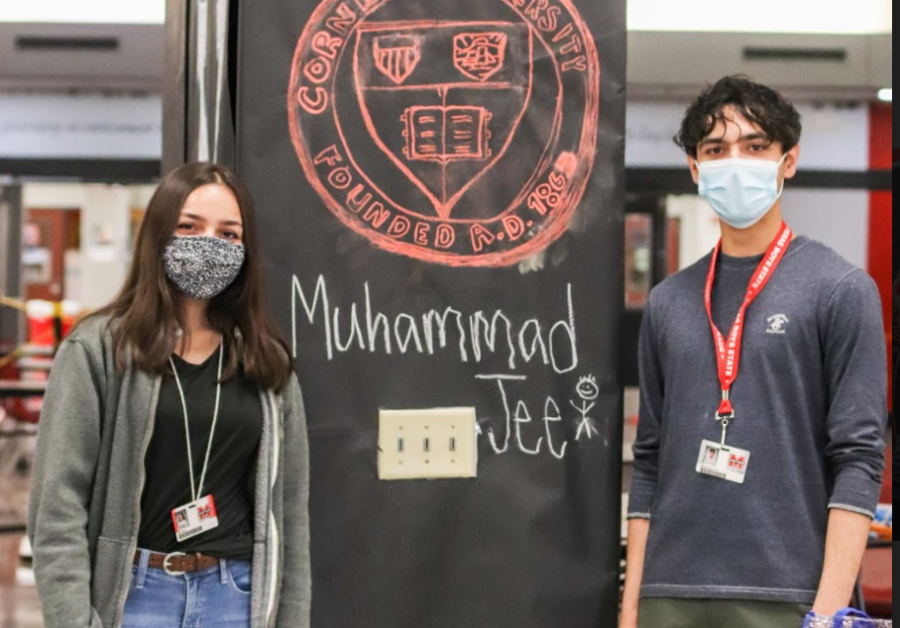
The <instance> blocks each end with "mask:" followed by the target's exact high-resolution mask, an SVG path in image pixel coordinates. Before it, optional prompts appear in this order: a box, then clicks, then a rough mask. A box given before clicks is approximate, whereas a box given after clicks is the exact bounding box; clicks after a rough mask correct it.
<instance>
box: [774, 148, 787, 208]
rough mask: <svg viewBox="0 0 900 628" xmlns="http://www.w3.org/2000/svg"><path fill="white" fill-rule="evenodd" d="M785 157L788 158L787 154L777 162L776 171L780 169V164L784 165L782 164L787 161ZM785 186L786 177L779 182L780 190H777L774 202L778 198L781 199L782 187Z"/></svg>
mask: <svg viewBox="0 0 900 628" xmlns="http://www.w3.org/2000/svg"><path fill="white" fill-rule="evenodd" d="M787 156H788V154H787V153H785V154H784V156H783V157H782V158H781V160H780V161H779V162H778V169H779V170H780V169H781V166H782V164H784V162H785V161H786V160H787ZM786 184H787V177H785V178H784V179H783V180H782V181H781V189H780V190H778V196H776V197H775V200H776V201H777V200H778V199H779V198H781V195H782V194H784V186H785V185H786Z"/></svg>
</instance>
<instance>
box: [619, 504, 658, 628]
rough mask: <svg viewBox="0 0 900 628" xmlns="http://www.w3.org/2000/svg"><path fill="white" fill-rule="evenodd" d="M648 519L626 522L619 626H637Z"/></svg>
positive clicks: (621, 627) (648, 531) (627, 627)
mask: <svg viewBox="0 0 900 628" xmlns="http://www.w3.org/2000/svg"><path fill="white" fill-rule="evenodd" d="M649 535H650V521H648V520H647V519H632V520H631V521H629V522H628V559H627V560H626V563H625V593H624V595H623V597H622V618H621V620H620V621H619V628H637V625H638V623H637V622H638V606H639V605H640V601H641V581H642V580H643V579H644V556H645V554H646V551H647V537H648V536H649Z"/></svg>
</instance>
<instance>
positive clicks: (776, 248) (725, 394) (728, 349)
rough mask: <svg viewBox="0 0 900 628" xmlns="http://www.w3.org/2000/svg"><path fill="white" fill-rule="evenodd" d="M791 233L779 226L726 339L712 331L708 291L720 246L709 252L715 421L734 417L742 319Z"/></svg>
mask: <svg viewBox="0 0 900 628" xmlns="http://www.w3.org/2000/svg"><path fill="white" fill-rule="evenodd" d="M793 237H794V233H793V232H792V231H791V228H790V227H788V226H787V224H786V223H781V233H780V234H779V235H778V237H777V238H775V240H774V241H773V242H772V244H771V245H770V246H769V250H768V251H767V252H766V256H765V257H764V258H763V261H762V262H760V264H759V267H758V268H757V269H756V275H755V276H754V279H753V281H751V282H750V287H749V288H747V296H745V297H744V304H743V305H742V306H741V309H740V311H739V312H738V315H737V318H736V319H735V320H734V326H732V328H731V333H730V334H728V339H727V340H726V339H725V337H724V336H723V335H722V332H721V331H719V329H718V328H717V327H716V323H715V322H714V321H713V315H712V291H713V283H715V280H716V262H717V261H718V259H719V252H720V251H721V250H722V242H721V241H719V244H718V245H717V246H716V249H715V251H713V256H712V263H711V264H710V267H709V278H708V279H707V280H706V293H705V295H704V298H705V300H706V313H707V314H708V315H709V325H710V327H712V332H713V338H715V341H716V359H717V361H718V366H719V382H720V383H721V384H722V404H721V405H720V406H719V413H718V415H719V418H720V419H723V418H725V419H727V418H733V417H734V408H733V407H732V405H731V387H732V385H734V382H735V380H736V379H737V376H738V367H739V366H740V363H741V341H742V340H743V337H744V318H745V316H746V314H747V308H748V307H749V306H750V304H751V303H753V301H754V300H755V299H756V297H758V296H759V293H760V292H762V291H763V288H765V287H766V284H767V283H769V279H771V278H772V275H774V274H775V269H776V268H778V265H779V264H781V260H783V259H784V255H785V253H787V250H788V247H789V246H790V245H791V240H792V239H793Z"/></svg>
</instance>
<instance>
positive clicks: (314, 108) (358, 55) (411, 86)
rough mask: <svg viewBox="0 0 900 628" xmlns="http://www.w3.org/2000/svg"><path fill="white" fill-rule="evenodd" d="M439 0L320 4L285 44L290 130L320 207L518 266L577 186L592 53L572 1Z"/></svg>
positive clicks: (586, 169)
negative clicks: (289, 59) (290, 50)
mask: <svg viewBox="0 0 900 628" xmlns="http://www.w3.org/2000/svg"><path fill="white" fill-rule="evenodd" d="M435 4H436V3H431V2H421V0H325V1H324V2H322V4H321V5H319V7H318V9H317V10H316V11H315V13H314V14H313V15H312V17H311V18H310V20H309V22H308V23H307V25H306V27H305V29H304V31H303V34H302V36H301V37H300V39H299V42H298V45H297V50H296V53H295V55H294V61H293V68H292V73H291V83H290V89H289V93H288V113H289V120H290V130H291V137H292V140H293V143H294V147H295V149H296V152H297V155H298V157H299V160H300V164H301V166H302V168H303V172H304V174H305V176H306V178H307V179H308V181H309V182H310V184H311V185H312V186H313V188H314V189H315V190H316V192H317V193H318V195H319V196H320V197H321V199H322V201H323V202H324V203H325V205H326V206H327V207H328V209H329V210H330V211H331V212H332V213H333V214H334V215H335V216H336V217H337V218H338V219H339V220H340V221H341V222H342V223H343V224H344V225H345V226H347V227H349V228H350V229H352V230H353V231H355V232H356V233H358V234H360V235H362V236H364V237H365V238H367V239H368V240H369V241H370V242H372V243H373V244H374V245H375V246H377V247H379V248H381V249H384V250H387V251H391V252H393V253H397V254H401V255H406V256H409V257H413V258H416V259H420V260H424V261H427V262H431V263H436V264H444V265H448V266H493V267H499V266H508V265H512V264H515V263H517V262H519V261H521V260H523V259H525V258H528V257H531V256H533V255H536V254H538V253H540V252H541V251H543V250H544V249H546V248H547V247H548V246H549V245H550V244H552V243H553V242H554V241H555V240H557V239H558V238H559V237H560V236H561V235H562V234H563V233H565V231H566V229H567V228H568V226H569V222H570V219H571V217H572V215H573V213H574V212H575V210H576V208H577V207H578V205H579V204H580V203H581V201H582V198H583V196H584V192H585V189H586V187H587V183H588V180H589V178H590V174H591V170H592V168H593V163H594V157H595V150H596V139H597V124H598V115H599V102H600V95H599V92H600V61H599V58H598V55H597V50H596V48H595V46H594V42H593V38H592V37H591V35H590V33H589V32H588V30H587V27H586V25H585V24H584V22H583V21H582V19H581V17H580V16H579V14H578V12H577V11H576V9H575V7H574V6H573V5H572V3H571V1H570V0H455V1H454V2H453V3H449V4H448V3H443V5H442V6H440V7H438V6H432V5H435ZM438 11H439V12H440V15H435V16H433V17H431V16H429V12H438ZM448 13H450V14H453V15H450V16H448ZM471 16H479V18H481V19H478V20H474V19H472V17H471Z"/></svg>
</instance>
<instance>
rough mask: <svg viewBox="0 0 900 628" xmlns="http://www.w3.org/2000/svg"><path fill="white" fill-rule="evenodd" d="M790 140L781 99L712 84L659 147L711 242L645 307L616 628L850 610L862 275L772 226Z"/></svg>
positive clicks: (865, 359)
mask: <svg viewBox="0 0 900 628" xmlns="http://www.w3.org/2000/svg"><path fill="white" fill-rule="evenodd" d="M800 131H801V124H800V115H799V114H798V112H797V110H796V109H795V108H794V107H793V105H791V104H790V103H789V102H787V101H786V100H785V99H784V98H783V97H782V96H781V95H780V94H778V93H776V92H774V91H773V90H771V89H769V88H767V87H765V86H762V85H758V84H755V83H753V82H751V81H749V80H747V79H745V78H743V77H728V78H725V79H722V80H721V81H719V82H718V83H717V84H716V85H714V86H713V87H711V88H709V89H708V90H706V91H705V92H704V93H703V94H701V95H700V97H699V99H698V100H697V101H696V102H695V103H694V104H693V105H692V106H691V107H690V109H688V111H687V114H686V116H685V119H684V122H683V125H682V128H681V132H680V133H679V135H678V137H677V140H676V141H677V142H678V143H679V145H681V146H682V147H683V148H684V150H685V152H686V153H687V155H688V164H689V166H690V169H691V173H692V174H693V176H694V180H695V181H696V182H697V183H698V184H699V188H700V194H701V195H702V196H704V197H705V198H706V199H707V200H708V201H709V202H710V204H711V205H712V207H713V209H714V210H715V211H716V213H717V214H718V215H719V217H720V219H721V229H722V240H721V245H720V247H718V248H717V249H716V251H714V252H713V253H712V254H710V255H709V256H707V257H706V258H705V259H703V260H701V261H700V262H698V263H697V264H696V265H694V266H692V267H691V268H688V269H686V270H684V271H682V272H680V273H678V274H677V275H675V276H673V277H671V278H669V279H668V280H667V281H665V282H663V283H662V284H661V285H660V286H659V287H658V288H656V289H655V290H654V291H653V293H652V295H651V298H650V305H649V307H648V309H647V312H646V315H645V319H644V323H643V329H642V332H641V348H640V366H641V395H642V399H641V413H640V424H639V427H638V436H637V441H636V443H635V446H634V453H635V467H634V469H635V472H634V481H633V485H632V491H631V498H630V512H629V513H628V516H629V519H630V523H629V534H630V537H629V550H628V568H627V582H626V587H625V598H624V603H623V614H622V623H621V625H622V628H635V627H636V626H639V627H640V628H799V626H800V625H801V624H802V623H803V617H804V615H805V614H806V613H807V612H808V611H809V610H810V609H813V610H815V611H816V612H817V613H819V614H822V615H827V616H830V615H833V614H834V613H835V612H836V611H837V610H839V609H840V608H843V607H845V606H847V604H848V603H849V601H850V598H851V593H852V590H853V586H854V582H855V579H856V575H857V573H858V570H859V565H860V562H861V560H862V555H863V552H864V550H865V547H866V538H867V536H868V531H869V525H870V521H871V518H872V517H873V513H874V510H875V506H876V503H877V501H878V495H879V490H880V483H881V474H882V470H883V465H884V443H883V435H884V429H885V422H886V409H887V405H886V401H887V398H886V397H887V391H886V384H887V372H886V364H885V358H884V356H885V354H886V353H885V347H884V331H883V329H882V322H881V315H880V311H881V310H880V305H879V297H878V292H877V290H876V288H875V285H874V282H873V281H872V280H871V279H870V278H869V277H868V275H866V273H864V272H863V271H861V270H859V269H857V268H854V267H852V266H851V265H850V264H849V263H847V262H846V261H844V260H843V259H842V258H841V257H839V256H838V255H837V254H836V253H834V252H833V251H831V250H830V249H828V248H827V247H825V246H823V245H822V244H819V243H817V242H813V241H811V240H809V239H807V238H804V237H797V236H795V235H794V234H793V232H791V231H790V229H789V227H788V226H787V225H786V224H785V223H784V222H783V219H782V210H781V200H780V199H781V192H782V190H783V188H784V183H785V180H786V179H790V178H792V177H793V176H794V175H795V174H796V172H797V163H798V158H799V154H800V149H799V141H800ZM710 447H713V448H715V449H717V450H718V451H719V455H718V456H717V457H716V456H712V457H710V454H709V448H710Z"/></svg>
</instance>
